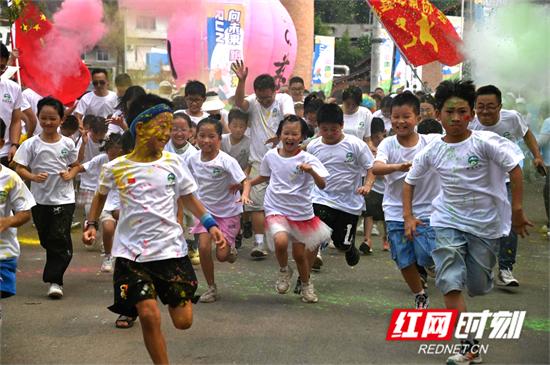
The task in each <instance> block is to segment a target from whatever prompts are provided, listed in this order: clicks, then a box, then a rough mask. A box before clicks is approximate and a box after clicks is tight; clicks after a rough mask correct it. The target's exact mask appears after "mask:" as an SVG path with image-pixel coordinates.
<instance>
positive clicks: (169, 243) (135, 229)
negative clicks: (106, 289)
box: [98, 151, 197, 262]
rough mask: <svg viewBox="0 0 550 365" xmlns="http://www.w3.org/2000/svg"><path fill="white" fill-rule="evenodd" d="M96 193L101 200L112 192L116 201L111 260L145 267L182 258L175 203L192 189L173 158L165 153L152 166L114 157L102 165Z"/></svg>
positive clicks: (183, 246) (183, 250)
mask: <svg viewBox="0 0 550 365" xmlns="http://www.w3.org/2000/svg"><path fill="white" fill-rule="evenodd" d="M98 189H99V192H100V193H101V194H104V195H106V194H107V193H108V192H109V191H110V190H113V189H116V190H117V191H118V193H119V197H120V219H119V222H118V224H117V227H116V232H115V236H116V238H117V244H115V245H114V246H113V256H115V257H124V258H126V259H129V260H132V261H137V262H149V261H159V260H165V259H169V258H177V257H183V256H186V255H187V243H186V242H185V239H184V237H183V230H182V228H181V226H180V225H179V224H178V221H177V218H176V215H177V200H178V198H179V197H180V196H182V195H188V194H191V193H193V192H195V191H196V190H197V186H196V184H195V182H194V181H193V178H192V177H191V176H190V174H189V172H188V170H187V169H186V168H184V167H183V166H182V160H181V159H180V158H179V157H178V156H177V155H176V154H173V153H170V152H166V151H164V152H163V153H162V157H161V158H160V159H158V160H156V161H153V162H136V161H131V160H129V159H128V158H126V156H121V157H118V158H116V159H114V160H113V161H111V162H109V163H108V164H106V165H104V167H103V170H102V172H101V176H100V179H99V187H98Z"/></svg>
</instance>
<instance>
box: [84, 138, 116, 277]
mask: <svg viewBox="0 0 550 365" xmlns="http://www.w3.org/2000/svg"><path fill="white" fill-rule="evenodd" d="M120 137H121V135H120V134H117V133H112V134H110V135H109V137H107V139H106V140H105V141H104V144H103V146H101V147H100V149H99V150H100V152H102V153H100V154H99V155H97V156H95V157H94V158H92V159H91V160H90V161H88V162H85V163H83V164H82V165H80V166H79V172H86V173H87V174H88V175H89V176H95V185H94V186H92V187H91V189H90V190H91V191H92V192H93V193H94V194H95V191H96V190H97V187H98V184H99V174H100V173H101V168H102V167H103V165H105V164H107V163H108V162H109V161H112V160H114V159H115V158H117V157H119V156H121V155H122V144H121V140H120ZM114 195H118V194H117V193H116V192H115V191H111V192H109V197H108V198H107V200H113V199H116V198H115V196H114ZM112 210H114V209H112V208H109V209H104V210H103V211H102V212H101V217H100V220H101V228H102V230H103V234H102V237H103V247H104V249H105V256H104V257H103V262H102V264H101V272H111V271H112V270H113V258H112V256H111V249H112V247H113V238H114V235H115V227H116V219H115V218H114V217H113V214H112Z"/></svg>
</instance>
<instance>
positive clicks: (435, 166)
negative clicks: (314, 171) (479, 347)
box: [403, 80, 531, 364]
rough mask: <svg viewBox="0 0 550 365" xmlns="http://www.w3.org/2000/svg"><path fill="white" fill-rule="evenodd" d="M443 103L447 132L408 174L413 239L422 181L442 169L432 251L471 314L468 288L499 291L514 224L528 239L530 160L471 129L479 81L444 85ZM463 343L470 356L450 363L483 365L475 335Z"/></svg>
mask: <svg viewBox="0 0 550 365" xmlns="http://www.w3.org/2000/svg"><path fill="white" fill-rule="evenodd" d="M435 99H436V104H437V109H438V114H439V119H440V120H441V122H442V124H443V127H444V128H445V131H446V135H445V136H438V138H436V139H435V140H434V141H433V142H432V143H431V144H430V146H429V148H425V149H424V150H423V151H422V152H421V153H420V154H418V155H417V156H416V157H415V158H414V161H413V164H412V168H411V169H410V171H409V172H408V174H407V177H406V179H405V184H404V186H403V215H404V217H405V234H406V236H407V237H408V238H409V239H410V238H411V237H413V236H414V235H415V234H416V232H417V230H418V224H419V221H418V219H417V217H416V212H414V207H412V209H411V206H412V202H413V195H416V188H417V183H418V181H419V180H420V179H422V178H423V176H424V174H425V173H426V172H427V171H428V170H431V171H435V173H436V174H437V175H439V176H440V178H441V191H440V193H439V195H438V196H437V198H436V199H435V200H434V201H433V209H434V211H433V214H432V216H431V223H430V224H431V226H432V227H434V230H435V234H436V247H435V250H434V251H433V252H432V255H433V258H434V261H435V265H436V286H437V287H438V288H439V289H440V290H441V291H442V292H443V294H444V298H445V306H446V307H447V308H449V309H456V310H458V311H459V312H465V311H466V304H465V302H464V296H463V294H462V291H463V290H464V289H467V290H468V294H469V295H470V296H474V295H482V294H486V293H488V292H489V291H490V290H491V289H492V287H493V273H492V270H493V268H494V266H495V264H496V261H497V253H498V246H499V239H500V238H501V237H502V236H504V235H506V234H508V232H509V231H510V221H511V222H512V227H513V229H514V230H515V231H516V233H517V234H519V235H521V236H522V237H523V235H524V234H525V233H527V230H526V228H527V226H530V225H531V223H530V222H529V221H528V220H527V219H526V217H525V215H524V213H523V210H522V201H521V200H522V199H521V196H522V188H523V182H522V174H521V169H520V167H519V165H518V163H519V161H520V160H521V159H522V158H523V156H522V154H519V153H517V152H516V151H517V150H515V149H514V148H513V144H511V143H510V142H509V141H508V140H506V139H505V138H502V137H499V136H497V135H496V134H494V133H491V132H483V131H471V130H469V129H468V124H469V123H470V121H471V120H472V118H473V115H474V112H473V107H474V99H475V87H474V85H473V84H472V82H471V81H461V80H452V81H444V82H442V83H441V84H439V86H438V87H437V89H436V93H435ZM506 174H509V176H510V180H511V186H512V209H511V208H510V205H509V203H508V199H507V198H506V185H505V177H506ZM510 212H512V217H511V220H510ZM461 330H462V329H461ZM461 342H462V349H463V351H462V352H461V353H458V354H455V355H452V356H451V357H449V358H448V360H447V364H470V363H472V362H473V363H476V364H477V363H478V362H481V358H480V357H479V353H476V352H475V349H476V346H473V344H474V342H477V341H474V333H471V334H470V335H469V336H468V339H467V340H463V341H461Z"/></svg>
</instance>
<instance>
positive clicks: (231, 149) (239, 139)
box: [221, 108, 251, 248]
mask: <svg viewBox="0 0 550 365" xmlns="http://www.w3.org/2000/svg"><path fill="white" fill-rule="evenodd" d="M227 119H228V126H229V131H230V133H227V134H224V135H222V144H221V149H222V151H223V152H225V153H227V154H228V155H229V156H231V157H233V158H234V159H235V160H237V162H238V163H239V165H240V166H241V169H242V170H243V171H244V173H245V174H246V175H247V176H248V174H250V163H249V158H250V138H249V137H248V136H246V135H245V132H246V129H247V128H248V113H245V112H243V111H242V110H240V109H238V108H233V109H231V110H230V111H229V115H228V117H227ZM247 222H248V224H249V225H250V224H251V223H250V214H248V212H246V213H243V215H242V217H241V227H243V226H244V225H245V224H246V223H247ZM241 232H242V231H239V234H238V235H237V237H236V238H235V247H236V248H240V247H241V244H242V233H241Z"/></svg>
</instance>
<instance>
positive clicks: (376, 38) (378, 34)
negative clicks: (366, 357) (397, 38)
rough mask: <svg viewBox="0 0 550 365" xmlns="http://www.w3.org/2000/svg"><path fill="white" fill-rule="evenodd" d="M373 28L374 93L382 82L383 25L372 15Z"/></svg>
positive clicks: (371, 59) (371, 78)
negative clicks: (381, 51) (381, 49)
mask: <svg viewBox="0 0 550 365" xmlns="http://www.w3.org/2000/svg"><path fill="white" fill-rule="evenodd" d="M371 12H372V9H371ZM372 19H373V28H372V38H371V58H370V90H371V91H373V90H374V89H375V88H376V87H378V84H379V82H380V78H381V77H380V74H381V67H380V47H381V45H382V42H383V41H384V40H383V39H382V24H380V21H379V20H378V16H376V14H374V13H373V14H372Z"/></svg>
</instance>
